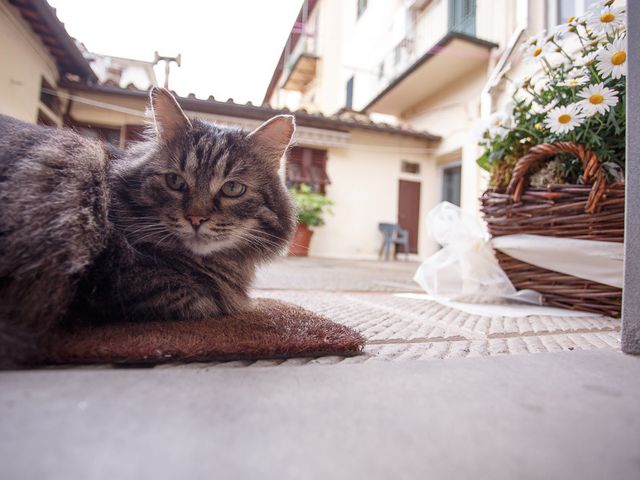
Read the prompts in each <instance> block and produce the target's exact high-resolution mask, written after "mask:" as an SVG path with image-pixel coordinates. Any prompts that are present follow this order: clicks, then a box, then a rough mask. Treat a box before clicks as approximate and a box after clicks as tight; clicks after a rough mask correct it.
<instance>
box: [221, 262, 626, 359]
mask: <svg viewBox="0 0 640 480" xmlns="http://www.w3.org/2000/svg"><path fill="white" fill-rule="evenodd" d="M417 267H418V264H417V263H414V262H403V261H396V262H375V261H352V260H328V259H314V258H285V259H282V260H280V261H278V262H276V263H274V264H272V265H270V266H267V267H265V268H264V269H262V270H261V271H260V272H259V274H258V279H257V282H256V288H255V290H254V292H253V295H254V296H260V297H270V298H278V299H281V300H286V301H289V302H292V303H297V304H299V305H302V306H304V307H306V308H308V309H310V310H313V311H315V312H317V313H320V314H323V315H325V316H327V317H328V318H331V319H332V320H334V321H336V322H339V323H343V324H345V325H349V326H351V327H353V328H355V329H356V330H358V331H359V332H361V333H362V334H363V335H364V336H365V337H366V338H367V340H368V344H367V346H366V347H365V355H362V356H358V357H353V358H341V357H323V358H318V359H292V360H287V361H285V362H282V361H263V362H257V365H274V364H275V363H284V364H293V365H298V364H307V363H362V362H368V361H373V360H415V359H449V358H464V357H483V356H492V355H508V354H525V353H540V352H558V351H566V350H568V351H571V350H596V349H607V350H617V349H619V338H620V321H619V320H618V319H612V318H608V317H603V316H600V317H593V316H580V314H576V316H574V317H556V316H540V315H538V316H529V317H521V318H509V317H484V316H478V315H471V314H468V313H465V312H461V311H459V310H456V309H453V308H449V307H446V306H443V305H441V304H439V303H436V302H431V301H426V300H416V299H412V298H401V297H399V296H397V294H398V293H406V292H419V291H420V289H419V287H418V286H417V285H416V284H415V283H414V282H413V281H412V280H411V278H412V277H413V273H414V272H415V270H416V269H417ZM247 364H248V363H247V362H232V363H231V364H225V365H227V366H234V365H238V366H240V365H247Z"/></svg>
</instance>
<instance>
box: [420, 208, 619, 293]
mask: <svg viewBox="0 0 640 480" xmlns="http://www.w3.org/2000/svg"><path fill="white" fill-rule="evenodd" d="M427 230H428V232H429V233H430V234H431V235H432V236H433V238H434V239H435V240H436V241H437V242H438V243H439V244H440V245H442V246H443V248H442V249H441V250H439V251H438V252H437V253H435V254H434V255H432V256H430V257H429V258H428V259H427V260H425V261H424V262H423V263H422V265H420V267H419V268H418V271H417V272H416V274H415V276H414V280H415V281H416V282H417V283H418V284H419V285H420V286H421V287H422V288H423V289H424V290H425V291H426V292H427V293H428V294H430V295H432V296H434V297H440V298H446V299H455V298H461V297H471V296H476V297H477V296H482V297H500V298H508V299H514V300H520V301H525V302H528V303H536V304H541V296H540V295H539V294H538V293H536V292H533V291H531V290H522V291H519V292H517V291H516V289H515V287H514V286H513V284H512V283H511V281H510V280H509V278H508V277H507V275H506V274H505V273H504V271H503V270H502V269H501V268H500V265H499V263H498V261H497V260H496V257H495V255H494V252H493V248H496V249H498V250H500V251H502V252H504V253H506V254H507V255H509V256H511V257H513V258H516V259H518V260H521V261H524V262H527V263H530V264H531V265H536V266H538V267H541V268H545V269H547V270H553V271H556V272H561V273H565V274H567V275H573V276H575V277H579V278H584V279H587V280H592V281H594V282H598V283H604V284H606V285H611V286H614V287H622V264H623V246H622V244H620V243H613V242H600V241H594V240H576V239H570V238H556V237H545V236H541V235H506V236H502V237H496V238H494V239H493V240H491V241H490V240H489V234H488V232H487V229H486V226H485V224H484V222H483V221H482V220H481V219H480V218H479V217H478V216H476V215H473V214H471V213H468V212H465V211H463V210H462V209H461V208H459V207H457V206H456V205H453V204H451V203H449V202H442V203H440V204H439V205H437V206H436V207H435V208H433V209H432V210H431V211H430V212H429V214H428V215H427ZM492 247H493V248H492Z"/></svg>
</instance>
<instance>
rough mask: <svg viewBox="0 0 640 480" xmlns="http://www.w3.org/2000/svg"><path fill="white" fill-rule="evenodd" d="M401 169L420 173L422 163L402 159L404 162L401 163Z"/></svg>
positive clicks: (406, 171)
mask: <svg viewBox="0 0 640 480" xmlns="http://www.w3.org/2000/svg"><path fill="white" fill-rule="evenodd" d="M400 171H401V172H403V173H412V174H419V173H420V164H419V163H416V162H410V161H408V160H402V163H401V164H400Z"/></svg>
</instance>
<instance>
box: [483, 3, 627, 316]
mask: <svg viewBox="0 0 640 480" xmlns="http://www.w3.org/2000/svg"><path fill="white" fill-rule="evenodd" d="M613 4H614V2H613V0H609V1H605V2H602V3H600V4H599V5H597V6H595V7H594V8H592V9H591V10H590V11H588V12H587V13H585V14H584V15H583V16H580V17H573V18H570V19H568V21H567V23H564V24H561V25H559V26H558V27H557V28H556V30H555V31H554V32H552V33H551V34H549V35H545V34H544V33H542V34H540V35H538V36H536V37H533V38H531V39H529V40H528V41H527V42H525V44H524V45H523V47H524V49H523V50H524V52H523V54H524V56H525V57H526V58H527V60H528V61H529V62H530V63H531V64H533V65H534V66H536V67H537V72H536V73H535V74H534V75H532V76H531V77H525V78H524V79H522V80H521V81H513V80H511V82H512V87H513V95H512V101H511V102H509V103H508V105H507V107H506V109H505V111H502V112H496V113H494V114H493V115H492V117H491V118H490V119H487V121H485V123H484V124H483V125H482V128H480V129H479V132H480V136H481V139H480V145H481V146H482V147H483V148H484V152H483V154H482V156H481V157H480V158H479V159H478V165H480V167H482V168H484V169H485V170H487V171H489V173H490V188H489V190H487V191H486V192H485V193H484V194H483V196H482V199H481V201H482V211H483V213H484V217H485V220H486V221H487V224H488V227H489V231H490V233H491V234H492V236H493V237H501V236H507V235H517V234H528V235H537V236H542V237H545V236H547V237H556V238H572V239H584V240H589V241H591V240H593V241H600V242H603V241H604V242H617V243H622V241H623V229H624V225H623V221H624V166H625V96H626V87H625V80H626V74H627V55H628V50H627V46H626V26H625V24H626V18H625V12H624V9H623V8H619V7H615V6H614V5H613ZM496 255H497V257H498V260H499V262H500V265H501V267H502V268H503V270H504V271H505V272H506V273H507V275H508V276H509V278H510V280H511V281H512V283H513V284H514V286H515V287H516V288H520V289H525V288H529V289H533V290H536V291H538V292H539V293H541V294H542V296H543V302H544V303H546V304H549V305H554V306H561V307H565V308H574V309H577V310H587V311H594V312H598V313H604V314H608V315H611V316H619V314H620V299H621V295H622V291H621V289H620V288H617V287H614V286H611V285H604V284H601V283H598V282H595V281H587V280H585V279H584V277H582V278H578V277H577V276H572V275H567V274H563V273H558V272H556V271H552V270H547V269H544V268H540V267H536V266H534V265H530V264H528V263H525V262H522V261H520V260H517V259H515V258H513V257H510V256H509V255H506V254H504V253H503V252H500V251H498V252H497V253H496Z"/></svg>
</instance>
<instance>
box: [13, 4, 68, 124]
mask: <svg viewBox="0 0 640 480" xmlns="http://www.w3.org/2000/svg"><path fill="white" fill-rule="evenodd" d="M57 76H58V71H57V68H56V66H55V63H54V62H53V60H52V58H51V57H50V55H49V53H48V51H47V50H46V49H45V47H44V46H43V45H42V43H41V41H40V39H39V38H38V37H36V36H35V35H34V34H33V32H32V30H31V28H30V27H29V25H28V24H27V23H26V22H24V20H23V19H22V18H21V17H20V15H19V13H18V12H17V10H16V9H15V8H14V7H12V6H11V5H9V4H8V3H7V2H6V1H4V0H0V112H1V113H4V114H6V115H10V116H12V117H16V118H19V119H21V120H24V121H27V122H32V123H35V122H36V120H37V118H38V104H39V100H40V84H41V78H42V77H44V78H46V79H47V81H48V82H49V83H50V84H51V85H56V84H57V82H58V78H57Z"/></svg>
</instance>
